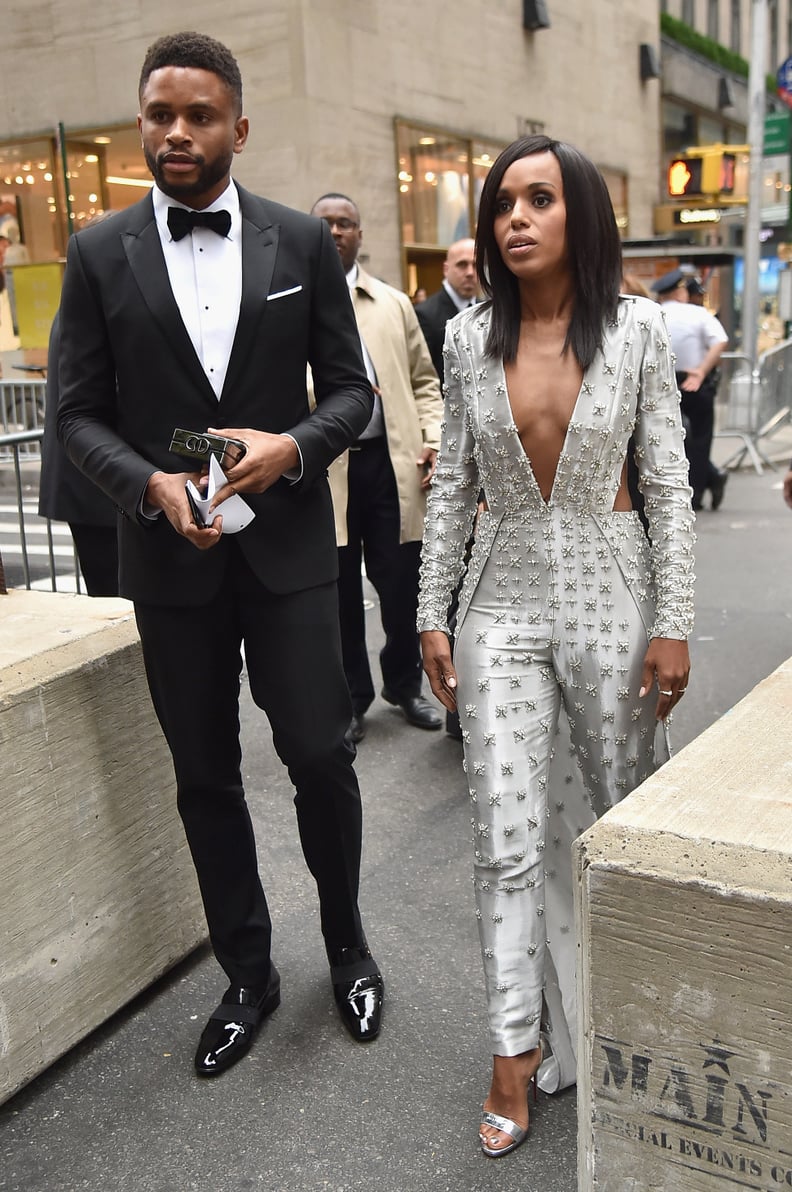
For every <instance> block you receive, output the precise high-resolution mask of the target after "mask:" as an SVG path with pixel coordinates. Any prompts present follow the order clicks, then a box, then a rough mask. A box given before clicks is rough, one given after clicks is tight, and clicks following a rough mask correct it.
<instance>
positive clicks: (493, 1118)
mask: <svg viewBox="0 0 792 1192" xmlns="http://www.w3.org/2000/svg"><path fill="white" fill-rule="evenodd" d="M539 1047H540V1048H541V1051H540V1055H539V1065H538V1066H537V1069H536V1072H534V1074H533V1076H532V1077H531V1079H530V1080H529V1081H528V1090H527V1094H528V1097H529V1098H530V1094H531V1088H532V1087H533V1099H534V1105H535V1104H536V1101H537V1099H538V1095H539V1094H538V1092H537V1082H536V1077H537V1073H538V1071H539V1067H541V1064H542V1062H543V1060H544V1057H545V1048H546V1043H545V1041H544V1040H543V1039H542V1038H541V1037H540V1039H539ZM481 1120H482V1122H483V1123H484V1125H485V1126H492V1128H493V1130H500V1131H501V1133H503V1134H508V1136H509V1138H511V1140H512V1141H511V1142H507V1143H506V1145H505V1146H490V1145H489V1143H488V1142H487V1139H486V1138H485V1137H484V1136H483V1135H482V1134H479V1143H480V1145H481V1150H482V1153H483V1154H485V1155H486V1156H487V1157H488V1158H489V1159H500V1158H501V1157H502V1156H503V1155H508V1154H510V1153H511V1152H512V1151H516V1150H517V1147H518V1146H522V1144H523V1143H524V1142H525V1140H526V1138H527V1137H528V1131H529V1129H530V1127H531V1123H530V1120H529V1122H528V1125H527V1126H525V1127H524V1128H523V1127H522V1126H520V1125H518V1124H517V1122H514V1121H512V1119H511V1118H507V1117H503V1116H502V1115H501V1114H499V1113H493V1112H492V1111H491V1110H489V1109H484V1108H483V1107H482V1111H481Z"/></svg>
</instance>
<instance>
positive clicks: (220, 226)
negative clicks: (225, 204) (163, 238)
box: [168, 207, 231, 240]
mask: <svg viewBox="0 0 792 1192" xmlns="http://www.w3.org/2000/svg"><path fill="white" fill-rule="evenodd" d="M230 227H231V213H230V212H229V211H187V210H185V208H184V207H169V208H168V231H169V232H170V234H171V236H172V237H173V239H174V240H183V239H184V237H185V236H186V235H187V233H188V232H191V231H192V230H193V228H211V229H212V231H213V232H217V234H218V236H227V235H228V232H229V229H230Z"/></svg>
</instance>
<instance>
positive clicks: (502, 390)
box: [418, 298, 693, 1091]
mask: <svg viewBox="0 0 792 1192" xmlns="http://www.w3.org/2000/svg"><path fill="white" fill-rule="evenodd" d="M488 328H489V307H488V306H483V307H477V308H473V309H472V310H471V311H469V312H463V313H462V314H461V315H460V316H459V317H458V318H456V319H454V320H452V322H451V323H449V325H448V330H447V334H446V343H445V358H446V369H445V376H446V394H445V419H444V424H443V436H442V444H441V449H440V455H439V459H438V465H437V471H436V475H435V479H434V483H433V486H432V492H431V496H430V499H429V505H428V509H427V515H426V529H425V536H424V545H423V563H422V579H421V596H420V603H419V615H418V628H419V629H420V630H426V629H443V630H447V613H446V610H447V608H448V604H449V597H450V594H451V591H452V589H453V586H454V584H455V583H456V582H457V580H458V577H459V575H460V574H461V572H462V569H463V561H464V550H465V543H466V541H467V539H468V537H469V535H470V532H471V526H472V522H473V517H474V514H475V508H476V501H477V496H478V493H479V490H480V489H481V488H483V489H484V492H485V494H486V498H487V504H488V511H487V512H485V513H483V514H482V515H481V517H480V518H479V522H478V526H477V528H476V537H475V544H474V548H473V554H472V558H471V560H470V565H469V568H468V571H467V574H466V576H465V580H464V583H463V587H462V593H461V597H460V605H459V613H458V618H457V633H456V644H455V649H454V661H455V665H456V669H457V678H458V683H459V686H458V690H457V700H458V707H459V712H460V721H461V725H462V732H463V742H464V754H465V769H466V771H467V777H468V783H469V787H470V799H471V807H472V818H471V823H472V827H473V841H474V884H475V894H476V915H477V918H478V927H479V935H480V940H481V949H482V955H483V960H484V973H485V980H486V987H487V1001H488V1009H489V1022H490V1033H491V1036H492V1045H493V1051H494V1053H495V1054H498V1055H517V1054H519V1053H520V1052H523V1051H527V1050H529V1049H531V1048H533V1047H536V1046H537V1044H538V1042H539V1032H540V1025H541V1028H542V1030H543V1031H544V1032H547V1034H548V1036H549V1041H550V1043H551V1047H552V1050H553V1054H554V1058H553V1060H552V1062H551V1063H550V1064H549V1065H548V1066H543V1068H545V1067H546V1070H545V1071H543V1072H542V1073H540V1083H542V1087H544V1088H546V1089H547V1091H553V1089H554V1088H560V1087H564V1086H565V1085H567V1084H570V1083H572V1082H573V1081H574V1079H575V1042H576V1028H575V934H574V922H573V898H572V893H573V891H572V872H571V853H570V846H571V842H572V840H573V839H574V838H575V836H577V835H579V834H580V832H582V831H583V830H584V829H585V828H586V827H588V826H590V824H591V823H592V822H593V821H594V819H596V817H597V816H599V815H601V814H602V813H603V812H604V811H606V810H607V809H608V808H609V807H611V806H612V805H613V804H614V803H616V802H618V800H620V799H622V798H623V797H624V796H625V795H626V794H628V793H629V792H630V791H631V790H633V789H634V788H635V787H637V786H638V785H639V784H640V783H641V782H642V781H643V780H644V779H645V778H646V777H647V776H648V775H649V774H650V773H652V771H653V770H654V769H655V768H656V766H657V765H658V764H659V763H660V762H662V761H663V760H665V757H666V756H667V752H666V743H665V741H664V740H662V739H661V740H660V742H659V748H658V749H657V750H656V744H655V739H656V736H659V735H660V734H659V733H658V732H657V726H656V721H655V706H656V692H653V693H652V694H650V695H648V696H646V697H645V698H644V699H639V698H638V691H639V689H640V686H641V669H642V665H643V659H644V655H645V653H646V649H647V646H648V643H649V640H650V638H652V637H666V638H677V639H684V638H686V637H687V636H688V635H689V633H690V631H691V629H692V585H693V553H692V547H693V514H692V511H691V504H690V489H689V488H688V484H687V461H686V459H685V453H684V448H683V442H682V427H681V421H680V414H679V395H678V392H677V388H676V382H675V377H674V369H673V362H672V357H671V353H670V349H669V346H668V337H667V333H666V329H665V323H664V320H663V316H662V313H661V311H660V308H659V307H658V306H657V305H656V304H655V303H653V302H650V301H648V300H646V299H641V298H623V299H621V300H620V303H619V312H618V318H617V319H616V321H615V322H614V323H613V324H612V325H609V326H607V327H606V328H605V332H604V339H603V346H602V350H601V352H599V353H598V354H597V356H596V357H595V359H594V361H593V363H592V364H591V366H590V368H589V369H588V370H587V371H586V374H585V376H584V378H583V384H582V387H581V390H580V393H579V395H578V398H577V402H576V405H575V408H574V411H573V413H572V417H571V419H570V422H569V427H568V430H567V434H566V439H565V442H564V446H563V449H562V451H561V456H560V459H559V462H558V469H557V472H556V476H555V480H554V483H553V488H552V492H551V495H550V498H549V500H548V501H545V500H544V499H543V497H542V495H541V492H540V490H539V487H538V485H537V483H536V480H535V478H534V474H533V471H532V468H531V464H530V461H529V459H528V457H527V456H526V454H525V451H524V449H523V446H522V443H521V441H520V438H519V435H518V433H517V428H516V427H515V425H514V421H513V418H512V414H511V407H510V405H509V400H508V394H507V390H506V382H505V375H504V371H503V366H502V363H501V362H500V361H499V360H495V359H492V358H488V357H487V356H486V355H485V352H484V344H485V340H486V334H487V330H488ZM633 431H634V432H635V441H636V458H637V461H638V467H639V472H640V484H641V488H642V491H643V494H644V500H645V508H646V514H647V517H648V519H649V524H650V535H651V546H650V542H649V541H648V540H647V538H646V535H645V533H644V531H643V528H642V526H641V523H640V521H639V519H638V515H637V514H635V513H633V512H626V513H615V512H613V505H614V501H615V499H616V494H617V492H618V489H619V483H620V479H621V474H622V466H623V463H624V459H625V454H626V449H627V443H628V440H629V438H630V435H631V434H632V433H633ZM543 1075H544V1077H545V1080H544V1082H542V1080H541V1077H542V1076H543Z"/></svg>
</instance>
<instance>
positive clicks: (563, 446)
mask: <svg viewBox="0 0 792 1192" xmlns="http://www.w3.org/2000/svg"><path fill="white" fill-rule="evenodd" d="M498 366H499V368H500V371H501V377H502V378H503V393H504V396H505V398H506V409H507V411H508V414H509V425H508V427H507V429H508V430H509V432H510V433H513V434H514V436H515V438H516V439H517V444H518V446H519V449H520V455H521V456H522V458H523V459H524V460H525V463H526V466H527V469H528V476H529V479H530V483H531V484H532V485H533V487H534V488H535V489H536V492H537V494H538V497H539V500H540V501H541V502H542V504H543V505H544V506H545V508H547V509H549V508H550V506H551V505H552V504H553V498H554V496H555V488H556V480H557V479H558V472H559V469H560V467H561V461H562V460H563V459H565V458H566V450H567V444H568V443H569V428H570V426H571V425H572V423H573V422H574V421H575V420H576V419H575V415H576V414H577V411H578V406H579V405H580V401H581V398H582V397H583V393H584V391H585V387H586V378H587V377H588V373H589V369H586V371H585V372H584V373H583V379H582V380H581V382H580V388H579V389H578V393H577V397H576V398H575V404H574V406H573V407H572V413H571V414H570V415H569V422H567V426H566V431H565V432H564V441H563V443H562V444H561V451H560V454H559V456H558V462H557V463H556V468H555V472H554V473H553V482H552V484H551V485H550V495H549V496H548V497H547V499H545V496H544V494H543V492H542V490H541V488H540V487H539V481H538V480H537V479H536V473H535V472H534V470H533V464H532V463H531V457H530V456H529V454H528V452H527V451H526V450H525V447H524V446H523V441H522V439H521V438H520V432H519V430H518V429H517V421H516V419H515V417H514V411H513V410H512V404H511V397H510V396H509V383H508V381H507V380H506V369H505V367H504V364H503V359H502V358H500V359H499V360H498Z"/></svg>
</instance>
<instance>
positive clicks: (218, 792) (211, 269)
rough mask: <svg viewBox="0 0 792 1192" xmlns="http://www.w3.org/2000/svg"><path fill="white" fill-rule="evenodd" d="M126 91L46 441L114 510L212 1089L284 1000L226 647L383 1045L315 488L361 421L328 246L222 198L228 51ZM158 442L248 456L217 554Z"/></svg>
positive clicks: (366, 398) (332, 564)
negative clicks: (261, 720) (189, 879)
mask: <svg viewBox="0 0 792 1192" xmlns="http://www.w3.org/2000/svg"><path fill="white" fill-rule="evenodd" d="M139 95H140V115H139V116H138V126H139V129H140V133H141V139H142V144H143V150H144V154H145V157H146V161H147V164H148V166H149V169H150V170H151V172H152V175H153V177H154V181H155V187H154V189H153V191H152V194H151V195H150V196H147V197H146V198H145V199H143V200H142V202H140V203H138V204H136V205H134V206H133V207H131V208H129V209H128V210H126V211H124V212H122V213H120V214H119V215H117V216H114V217H113V218H111V219H110V220H108V221H106V222H105V223H103V224H101V225H99V226H98V227H94V228H90V229H87V230H85V231H83V232H81V233H79V235H77V236H74V237H72V239H71V241H70V244H69V252H68V263H67V268H66V274H65V278H64V288H63V298H62V304H61V328H62V341H61V368H60V387H61V401H60V407H59V416H58V426H59V433H60V436H61V438H62V440H63V442H64V444H65V447H66V450H67V452H68V454H69V456H70V457H71V459H72V460H73V461H74V463H76V464H77V466H78V467H80V468H81V469H82V470H83V471H84V472H85V473H86V475H88V476H89V477H90V478H91V479H92V480H93V481H94V482H95V483H96V484H98V485H99V487H100V488H102V489H103V490H104V491H105V493H107V495H108V496H110V498H111V499H112V500H113V502H114V504H115V505H116V507H117V509H118V510H119V512H120V513H121V514H122V516H121V518H120V523H119V554H120V590H121V594H122V595H124V596H127V597H129V598H130V599H132V600H133V601H134V602H135V615H136V618H137V623H138V627H139V630H140V636H141V642H142V646H143V656H144V660H145V665H146V672H147V677H148V682H149V688H150V691H151V696H152V700H153V703H154V707H155V709H156V712H157V715H158V717H159V720H160V723H161V725H162V728H163V731H164V733H165V736H166V739H167V741H168V745H169V748H170V751H171V755H172V758H173V763H174V768H175V772H176V780H177V790H178V806H179V812H180V815H181V817H182V820H183V822H184V826H185V831H186V834H187V839H188V842H189V845H190V849H191V852H192V856H193V860H194V862H195V866H196V871H197V874H198V880H199V884H200V888H201V894H202V897H203V901H204V907H205V910H206V915H207V921H208V924H209V932H210V938H211V940H212V945H213V948H214V951H215V955H216V957H217V960H218V961H219V963H220V964H221V966H222V967H223V969H224V970H225V972H226V974H227V976H228V979H229V982H230V985H229V987H228V989H227V990H226V992H225V994H224V995H223V999H222V1002H221V1004H220V1005H219V1006H218V1007H217V1009H216V1010H215V1011H214V1013H213V1014H212V1016H211V1018H210V1019H209V1022H208V1023H207V1026H206V1028H205V1030H204V1032H203V1034H202V1036H201V1040H200V1043H199V1046H198V1051H197V1053H196V1057H195V1064H196V1070H197V1072H198V1073H199V1074H200V1075H204V1076H209V1075H214V1074H216V1073H218V1072H221V1071H224V1070H225V1069H226V1068H228V1067H229V1066H230V1065H231V1064H233V1063H235V1062H236V1061H237V1060H238V1059H240V1058H241V1057H242V1056H243V1055H244V1054H245V1052H246V1051H247V1050H248V1048H249V1047H250V1044H251V1042H252V1039H253V1036H254V1033H255V1031H256V1028H257V1027H258V1025H259V1023H260V1022H261V1020H262V1019H263V1018H264V1017H265V1016H266V1015H267V1014H269V1013H271V1011H272V1010H274V1009H275V1007H276V1006H277V1005H278V1004H279V1000H280V979H279V976H278V973H277V970H276V969H275V966H274V965H273V964H272V962H271V958H270V938H271V923H270V917H269V911H268V907H267V901H266V898H265V895H264V891H263V888H262V885H261V881H260V879H259V875H258V869H257V859H256V846H255V840H254V837H253V831H252V827H251V822H250V816H249V812H248V808H247V804H246V802H245V796H244V790H243V786H242V779H241V753H240V745H239V709H238V700H239V678H240V673H241V652H240V647H241V643H242V642H243V641H244V645H245V658H246V663H247V671H248V677H249V682H250V690H251V694H252V696H253V699H254V700H255V702H256V703H257V704H258V705H259V707H261V708H263V710H264V711H265V712H266V714H267V716H268V719H269V721H270V725H271V727H272V731H273V740H274V744H275V748H276V750H277V752H278V755H279V756H280V758H281V760H282V761H283V762H284V764H285V765H286V766H287V768H288V771H289V776H290V778H291V780H292V782H293V784H294V786H295V788H296V795H295V805H296V808H297V819H298V825H299V831H300V839H301V843H302V847H303V852H304V855H305V858H306V861H307V864H308V867H309V869H310V871H311V873H312V874H313V876H314V878H315V880H316V883H317V887H318V891H319V904H320V912H321V927H322V933H323V936H324V941H325V946H326V949H327V955H328V959H329V963H330V969H331V980H332V985H333V992H334V996H335V1000H336V1003H337V1005H338V1008H339V1010H340V1013H341V1017H342V1019H343V1021H344V1023H345V1025H346V1026H347V1028H348V1029H349V1031H350V1033H351V1034H352V1035H353V1037H354V1038H356V1039H358V1040H361V1041H366V1040H369V1039H373V1038H374V1037H376V1035H377V1033H378V1031H379V1025H380V1013H381V1005H382V993H383V987H382V978H381V976H380V974H379V970H378V967H377V965H376V963H375V962H374V960H373V958H372V956H371V953H370V951H369V949H368V946H367V943H366V938H365V934H364V931H363V926H362V923H361V918H360V912H359V909H358V879H359V869H360V849H361V808H360V795H359V791H358V785H357V778H356V776H355V773H354V770H353V768H352V759H353V756H354V755H353V750H352V749H351V748H350V747H349V746H348V745H347V744H346V743H345V741H344V733H345V730H346V728H347V725H348V724H349V721H350V717H351V705H350V700H349V693H348V690H347V687H346V683H345V680H344V673H343V668H342V664H341V651H340V642H339V630H338V606H337V596H336V575H337V553H336V547H335V535H334V529H333V514H332V506H331V500H330V493H329V489H328V485H327V480H326V475H325V472H326V469H327V467H328V465H329V464H330V462H331V461H332V460H333V459H334V458H335V457H336V456H337V455H338V454H339V453H340V452H341V451H343V450H344V449H345V448H346V447H347V446H348V445H349V443H350V442H352V441H354V440H355V439H356V438H357V436H358V434H359V433H360V431H362V430H363V428H364V427H365V425H366V423H367V422H368V419H369V417H370V414H371V408H372V393H371V388H370V385H369V383H368V380H367V377H366V373H365V370H364V368H363V363H362V359H361V352H360V341H359V337H358V334H357V329H356V326H355V319H354V315H353V313H352V307H351V303H350V300H349V292H348V288H347V285H346V281H345V279H344V275H343V271H342V270H341V267H340V263H339V260H338V254H337V252H336V249H335V247H334V245H333V241H332V238H331V236H330V233H329V230H328V228H327V226H326V225H325V224H324V223H323V222H321V221H319V220H315V219H312V218H311V217H309V216H305V215H302V214H300V213H298V212H296V211H292V210H290V209H289V208H286V207H283V206H280V205H279V204H276V203H272V202H270V201H269V200H266V199H262V198H258V197H256V196H254V195H251V194H249V193H248V192H247V191H245V190H244V189H243V188H242V187H239V186H237V185H236V184H234V183H233V182H231V180H230V168H231V164H232V161H233V156H234V154H236V153H240V152H241V151H242V150H243V148H244V146H245V142H246V140H247V134H248V121H247V119H246V118H245V117H244V116H243V115H242V83H241V78H240V75H239V68H238V66H237V63H236V61H235V60H234V58H233V57H232V55H231V54H230V52H229V51H228V50H227V49H226V47H225V46H223V45H221V44H220V43H219V42H216V41H214V40H213V39H212V38H209V37H205V36H203V35H201V34H195V33H182V34H175V35H173V36H169V37H165V38H161V39H160V40H159V41H158V42H155V44H154V45H153V46H151V47H150V49H149V51H148V54H147V55H146V59H145V61H144V64H143V69H142V72H141V77H140V90H139ZM196 212H197V215H195V213H196ZM308 364H310V365H311V369H312V373H313V382H314V394H315V402H316V405H315V409H314V411H313V412H311V410H310V407H309V403H308V396H307V390H306V368H307V365H308ZM176 427H183V428H186V429H188V430H198V431H203V430H207V429H210V428H222V430H223V433H224V434H227V435H229V436H231V437H233V438H237V439H241V440H242V441H243V443H244V444H245V447H246V451H245V454H244V455H243V456H242V458H241V459H238V460H237V462H236V463H234V464H233V466H231V467H228V466H227V465H226V473H227V474H226V483H225V484H224V485H223V486H222V488H221V489H220V490H219V491H218V493H217V494H216V496H215V499H214V502H213V509H214V508H216V507H217V506H219V505H220V504H221V503H222V501H223V500H225V498H226V497H228V496H230V495H232V494H233V493H239V494H241V495H242V497H243V499H244V500H245V502H246V503H247V504H248V505H249V506H250V508H251V509H252V510H253V512H254V514H255V518H254V520H253V521H252V522H251V523H250V525H249V526H247V528H246V529H243V530H242V531H241V532H240V533H238V534H235V535H233V536H230V535H228V534H223V532H222V517H221V516H214V518H213V520H212V521H211V524H209V525H205V526H203V525H200V526H199V525H197V524H196V523H195V522H194V521H193V515H192V512H191V509H190V505H189V504H188V500H187V497H186V493H185V484H186V481H187V480H188V479H190V478H192V479H193V480H194V481H196V482H197V481H198V479H199V477H198V473H197V471H193V472H192V473H187V472H185V471H184V461H182V460H180V459H179V457H177V456H175V455H173V454H172V453H171V452H170V451H169V445H170V442H171V435H172V433H173V430H174V429H175V428H176ZM210 517H211V514H210Z"/></svg>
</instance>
